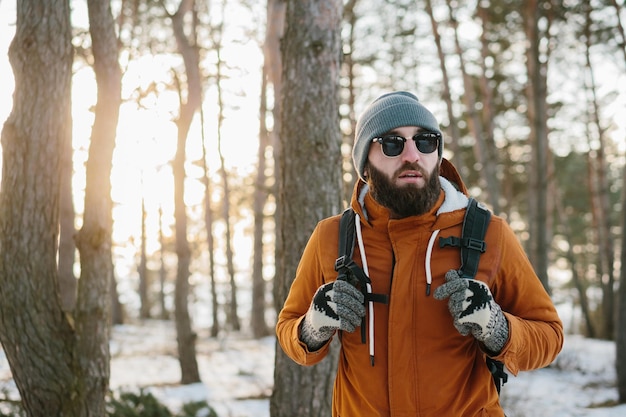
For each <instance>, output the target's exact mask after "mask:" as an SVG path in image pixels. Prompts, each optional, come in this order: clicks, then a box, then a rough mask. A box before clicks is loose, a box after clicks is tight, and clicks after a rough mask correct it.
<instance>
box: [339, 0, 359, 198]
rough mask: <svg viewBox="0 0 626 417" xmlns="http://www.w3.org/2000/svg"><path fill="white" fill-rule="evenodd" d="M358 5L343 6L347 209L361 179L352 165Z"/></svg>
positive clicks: (355, 0) (351, 2) (354, 0)
mask: <svg viewBox="0 0 626 417" xmlns="http://www.w3.org/2000/svg"><path fill="white" fill-rule="evenodd" d="M357 4H358V0H348V1H347V2H345V3H344V6H343V19H344V21H345V22H346V25H347V27H346V28H345V29H344V30H346V31H348V35H347V39H345V40H344V50H346V49H347V50H348V51H349V52H348V53H344V55H343V68H344V70H343V73H344V74H345V75H344V76H343V78H344V79H345V82H346V83H347V87H345V88H344V90H347V91H345V93H344V94H347V96H348V99H347V105H348V122H349V123H350V131H349V133H348V134H344V135H343V139H342V149H346V150H348V152H346V154H344V160H343V172H344V173H348V174H349V175H348V176H346V179H344V181H343V200H344V201H345V206H346V207H347V206H348V204H349V202H350V198H351V197H352V190H353V189H354V184H355V183H356V181H357V180H358V178H359V176H358V174H357V172H356V169H355V168H354V164H353V163H352V144H353V143H354V132H355V131H356V119H357V117H356V110H355V103H356V93H355V88H354V87H355V85H354V80H355V77H356V75H355V68H356V63H355V62H354V61H355V60H354V56H353V55H352V53H353V52H354V49H355V40H356V36H357V35H356V26H357V21H358V18H359V15H358V14H357V13H356V10H355V9H356V5H357ZM342 116H343V115H342ZM348 179H349V180H348Z"/></svg>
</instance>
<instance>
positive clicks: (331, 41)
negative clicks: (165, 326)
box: [270, 0, 342, 417]
mask: <svg viewBox="0 0 626 417" xmlns="http://www.w3.org/2000/svg"><path fill="white" fill-rule="evenodd" d="M341 19H342V1H341V0H324V1H313V0H305V1H289V2H287V9H286V20H285V22H286V26H285V35H284V37H283V39H282V43H281V51H282V65H283V72H282V77H283V78H282V95H281V108H282V113H281V132H280V145H281V153H280V159H279V160H278V164H279V165H280V176H279V177H278V178H277V181H278V196H277V204H278V206H279V209H278V213H279V217H278V218H277V221H276V232H277V233H276V234H277V250H276V253H277V259H276V277H275V285H274V303H275V306H276V309H277V311H278V310H280V308H281V307H282V304H283V303H284V301H285V298H286V295H287V293H288V291H289V288H290V286H291V283H292V281H293V278H294V276H295V272H296V268H297V265H298V262H299V259H300V255H301V253H302V251H303V250H304V247H305V245H306V242H307V240H308V238H309V236H310V234H311V232H312V231H313V229H314V227H315V225H316V224H317V222H318V221H319V220H320V219H322V218H324V217H327V216H329V215H332V214H337V213H339V212H340V211H341V209H342V176H341V174H342V173H341V160H342V157H341V150H340V144H341V133H340V130H339V125H338V122H339V108H338V103H339V77H340V61H339V60H340V57H341ZM337 357H338V356H337V349H336V346H335V349H333V353H332V354H331V355H330V356H329V357H327V358H326V359H325V360H324V361H322V362H321V363H319V364H317V365H315V366H312V367H302V366H300V365H297V364H296V363H295V362H293V361H291V359H289V358H288V357H287V356H286V355H285V354H284V353H283V351H282V349H281V348H280V347H279V346H278V345H277V347H276V359H275V361H276V362H275V371H274V381H275V383H274V392H273V394H272V398H271V399H270V415H271V416H272V417H293V416H313V415H320V416H322V415H323V416H329V415H331V414H332V412H331V398H332V390H333V381H334V375H335V369H336V366H337Z"/></svg>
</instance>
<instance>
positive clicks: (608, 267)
mask: <svg viewBox="0 0 626 417" xmlns="http://www.w3.org/2000/svg"><path fill="white" fill-rule="evenodd" d="M592 24H593V22H592V19H591V7H590V6H589V5H587V6H586V10H585V31H584V33H585V40H586V42H585V67H586V71H587V74H588V77H587V78H586V82H585V87H586V90H587V92H588V95H589V101H590V103H589V104H590V106H589V113H590V119H591V126H590V127H595V131H596V132H595V133H596V135H594V136H595V138H596V139H597V143H598V146H591V143H590V149H594V148H596V149H595V152H589V153H588V158H589V167H590V168H591V170H592V171H593V172H591V175H589V181H590V182H592V184H591V187H590V191H591V198H592V208H593V210H592V216H593V218H594V223H595V225H596V228H595V230H597V239H598V241H597V244H598V258H599V259H598V261H599V262H598V265H597V268H598V275H599V278H600V287H601V288H602V307H601V308H602V313H603V314H602V316H601V323H600V324H601V325H600V330H601V331H600V334H599V336H600V337H602V338H606V339H610V340H613V338H614V337H615V334H614V331H615V292H614V287H615V273H614V267H613V264H614V262H615V247H614V246H613V236H612V234H611V218H610V214H611V209H610V206H611V203H610V201H609V198H610V195H611V194H610V186H609V180H608V178H607V173H606V158H605V146H604V142H605V133H606V129H604V128H603V127H602V125H601V122H600V105H599V103H598V97H597V86H596V81H595V76H594V71H593V66H592V64H591V51H590V50H591V46H592V44H591V26H592ZM588 137H589V142H591V141H592V135H589V136H588ZM594 156H595V158H594Z"/></svg>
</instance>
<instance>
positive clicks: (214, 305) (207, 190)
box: [200, 106, 220, 337]
mask: <svg viewBox="0 0 626 417" xmlns="http://www.w3.org/2000/svg"><path fill="white" fill-rule="evenodd" d="M200 125H201V129H200V132H201V137H202V160H201V161H200V162H201V166H202V182H203V183H204V227H205V228H206V236H207V249H208V252H209V285H210V287H211V289H210V291H211V318H212V320H211V321H212V323H211V337H217V335H218V334H219V332H220V321H219V303H218V301H217V284H216V280H215V239H214V237H213V217H214V216H213V209H212V207H211V177H210V173H209V163H208V152H207V143H206V138H205V133H204V132H205V120H204V110H203V109H202V106H201V107H200Z"/></svg>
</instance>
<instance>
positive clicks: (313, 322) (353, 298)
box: [300, 281, 365, 350]
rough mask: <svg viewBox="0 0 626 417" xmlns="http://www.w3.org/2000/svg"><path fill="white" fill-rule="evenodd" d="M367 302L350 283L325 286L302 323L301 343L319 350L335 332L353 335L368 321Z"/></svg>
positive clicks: (318, 292) (331, 283) (344, 282)
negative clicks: (366, 313) (364, 301)
mask: <svg viewBox="0 0 626 417" xmlns="http://www.w3.org/2000/svg"><path fill="white" fill-rule="evenodd" d="M363 299H364V298H363V294H362V293H361V292H360V291H359V290H358V289H356V287H355V286H354V285H352V284H350V283H348V282H347V281H334V282H330V283H328V284H324V285H322V286H321V287H319V288H318V289H317V291H316V293H315V295H314V296H313V301H312V302H311V306H310V307H309V311H308V312H307V313H306V316H305V318H304V320H303V321H302V325H301V329H300V333H301V334H300V339H301V340H302V341H303V342H304V343H306V344H307V346H308V347H309V348H311V349H312V350H317V349H318V348H319V347H321V346H322V345H324V343H326V341H328V339H330V338H331V337H332V335H333V334H334V333H335V331H337V330H344V331H347V332H353V331H354V330H355V329H356V328H357V327H358V326H359V325H360V324H361V319H362V318H363V317H365V306H364V303H363Z"/></svg>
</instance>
